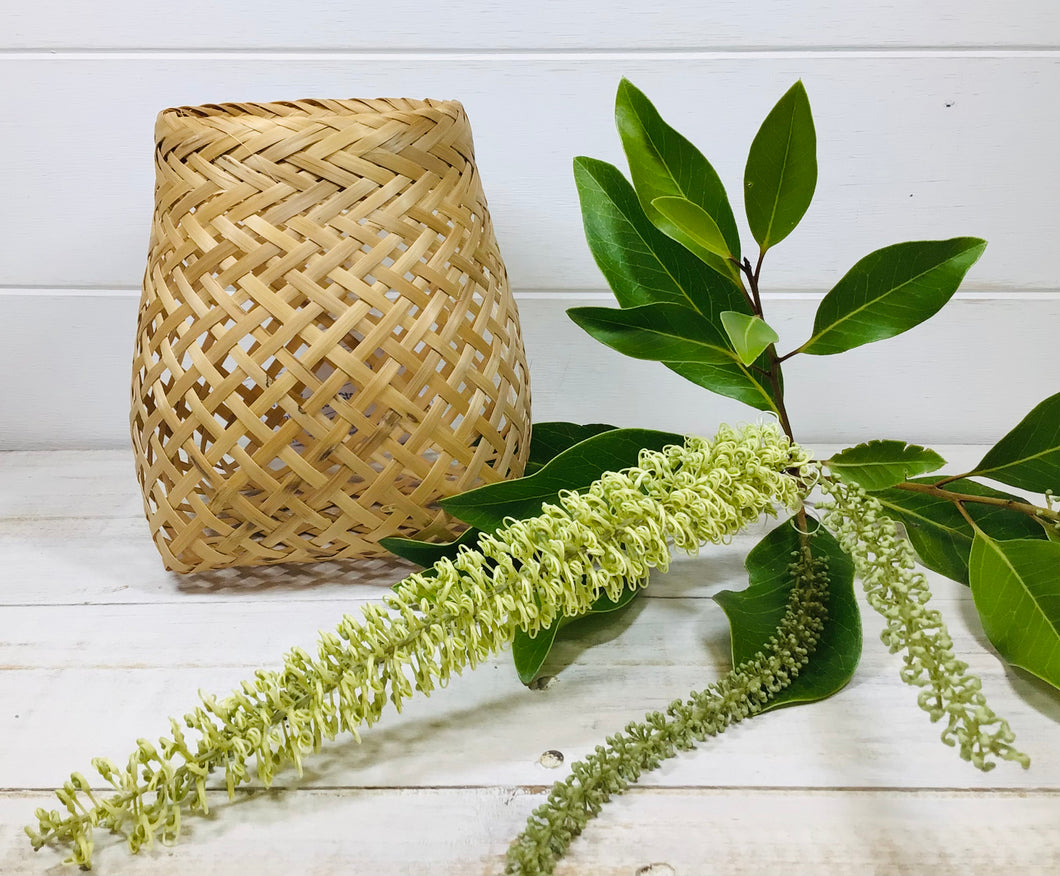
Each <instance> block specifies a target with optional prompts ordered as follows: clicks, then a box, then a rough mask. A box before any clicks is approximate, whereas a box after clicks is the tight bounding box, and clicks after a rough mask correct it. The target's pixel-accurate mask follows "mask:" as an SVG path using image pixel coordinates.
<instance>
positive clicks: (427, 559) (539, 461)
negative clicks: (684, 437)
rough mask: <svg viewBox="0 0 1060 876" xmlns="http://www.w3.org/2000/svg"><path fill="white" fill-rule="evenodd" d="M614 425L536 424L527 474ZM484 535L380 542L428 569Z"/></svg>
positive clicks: (469, 531)
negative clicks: (446, 540)
mask: <svg viewBox="0 0 1060 876" xmlns="http://www.w3.org/2000/svg"><path fill="white" fill-rule="evenodd" d="M614 428H615V427H614V426H608V425H605V424H603V423H590V424H589V425H585V426H582V425H579V424H577V423H558V422H557V423H534V424H533V428H532V429H531V433H530V452H529V454H528V455H527V461H526V469H525V472H524V474H526V475H531V474H533V473H534V472H536V471H539V470H540V469H542V468H544V466H545V465H546V464H547V463H549V462H550V461H551V460H553V459H555V458H556V457H557V456H558V455H559V454H560V453H562V452H563V451H564V450H567V449H569V448H571V447H573V446H574V445H575V444H579V443H580V442H582V441H584V440H585V439H586V438H591V437H592V436H593V435H599V434H600V433H601V432H608V431H610V430H612V429H614ZM481 534H482V530H480V529H476V528H475V527H474V526H472V527H471V528H469V529H467V530H465V531H464V532H463V533H462V534H461V536H460V537H459V538H457V539H455V540H454V541H448V542H427V541H420V540H419V539H413V538H399V537H396V536H392V537H390V538H382V539H380V540H379V544H380V545H382V546H383V547H384V548H386V549H387V550H388V551H390V553H392V554H395V555H397V556H399V557H403V558H404V559H406V560H411V561H412V562H414V563H416V564H417V565H419V566H423V567H424V568H427V567H428V566H433V565H434V564H435V563H436V562H438V560H440V559H442V558H443V557H448V558H449V559H453V558H454V557H455V556H456V555H457V554H458V553H459V552H460V548H461V547H462V546H464V545H467V546H468V547H474V546H475V545H476V544H477V543H478V537H479V535H481Z"/></svg>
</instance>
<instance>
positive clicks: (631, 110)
mask: <svg viewBox="0 0 1060 876" xmlns="http://www.w3.org/2000/svg"><path fill="white" fill-rule="evenodd" d="M615 124H616V125H617V127H618V133H619V136H621V138H622V147H623V148H624V149H625V152H626V158H627V160H628V161H629V172H630V176H632V177H633V186H634V188H635V189H636V191H637V195H638V197H639V198H640V203H641V206H642V207H643V208H644V212H645V214H646V215H647V217H648V219H649V220H650V221H651V222H653V223H654V224H655V225H656V226H657V227H658V228H660V229H661V230H662V231H663V232H664V233H665V234H667V235H668V236H670V237H672V238H673V239H674V240H677V241H678V242H680V243H682V244H683V245H685V246H686V247H688V248H689V249H690V250H691V251H692V252H694V253H696V255H697V256H699V258H700V259H702V260H703V261H704V262H705V263H706V264H708V265H710V267H712V268H713V269H714V270H715V271H717V272H718V273H720V274H722V275H723V276H725V277H727V278H729V279H730V282H733V283H735V282H737V280H736V277H737V276H738V275H737V270H736V267H735V266H734V265H733V264H732V263H731V262H729V261H727V259H725V258H723V257H719V254H718V252H717V250H716V249H713V248H711V247H704V246H702V244H701V243H700V242H699V241H698V240H697V239H696V238H695V237H693V236H691V235H688V234H687V232H686V231H685V229H683V228H682V227H681V226H680V224H679V223H676V222H674V221H672V219H671V217H669V216H668V215H667V214H666V212H665V211H663V210H660V209H659V208H658V207H657V206H654V204H653V202H655V200H656V199H657V198H665V197H676V198H681V199H684V200H687V201H690V202H691V203H692V204H694V205H696V206H697V207H699V208H701V209H702V210H703V211H704V212H705V213H706V214H707V215H708V216H709V217H710V218H711V220H712V222H713V223H714V225H715V227H717V228H718V229H719V232H720V234H721V235H722V236H723V238H724V240H725V251H726V252H725V254H726V255H727V254H729V253H731V254H732V255H734V256H736V258H737V259H738V258H739V256H740V235H739V232H738V231H737V229H736V219H735V217H734V216H733V213H732V207H731V206H730V205H729V198H728V196H727V195H726V194H725V186H723V185H722V183H721V179H720V178H719V177H718V174H717V173H716V172H715V170H714V168H713V167H711V165H710V162H709V161H707V159H706V158H704V157H703V154H702V153H701V152H700V151H699V150H698V149H697V148H696V147H695V146H693V145H692V144H691V143H690V142H689V141H688V140H687V139H686V138H685V137H683V136H682V135H681V134H679V133H678V132H677V131H675V130H674V129H673V128H671V127H670V126H669V125H668V124H667V123H666V122H664V121H663V119H662V116H660V115H659V112H658V110H656V109H655V107H654V106H653V105H652V103H651V101H650V100H648V98H647V97H646V96H645V95H644V94H643V92H641V91H639V90H638V89H637V88H636V86H634V85H633V83H631V82H630V81H629V80H627V79H623V80H622V82H621V84H620V85H619V86H618V96H617V97H616V99H615Z"/></svg>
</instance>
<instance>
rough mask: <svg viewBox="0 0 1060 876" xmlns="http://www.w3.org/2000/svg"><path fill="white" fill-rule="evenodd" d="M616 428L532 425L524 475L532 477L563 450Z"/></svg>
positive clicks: (576, 425) (571, 424)
mask: <svg viewBox="0 0 1060 876" xmlns="http://www.w3.org/2000/svg"><path fill="white" fill-rule="evenodd" d="M615 428H617V427H616V426H608V425H606V424H605V423H588V424H586V425H580V424H578V423H562V422H554V423H534V425H533V428H532V429H531V430H530V453H529V454H528V456H527V459H526V468H525V469H524V471H523V474H524V475H532V474H534V472H537V471H540V470H541V469H542V468H544V466H545V465H546V464H547V463H548V462H550V461H551V460H553V459H555V458H556V457H557V456H559V454H561V453H562V452H563V451H564V450H567V449H568V448H570V447H573V446H574V445H575V444H580V443H581V442H582V441H584V440H585V439H586V438H592V437H593V435H599V434H600V433H601V432H610V431H611V430H613V429H615Z"/></svg>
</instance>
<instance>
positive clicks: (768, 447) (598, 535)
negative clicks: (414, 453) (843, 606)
mask: <svg viewBox="0 0 1060 876" xmlns="http://www.w3.org/2000/svg"><path fill="white" fill-rule="evenodd" d="M807 461H808V454H807V453H806V452H805V451H804V450H803V449H802V448H800V447H798V446H797V445H794V444H792V443H791V442H790V441H789V440H788V439H787V438H786V437H785V436H784V435H783V434H782V433H781V432H780V430H779V429H777V428H776V427H774V426H748V427H745V428H743V429H739V430H735V429H730V428H728V427H723V428H722V429H721V430H720V431H719V432H718V434H717V435H716V436H715V437H714V438H713V439H712V440H710V441H706V440H702V439H698V438H689V439H688V440H687V441H686V443H685V445H684V446H683V447H667V448H665V449H664V450H662V451H643V452H642V453H641V455H640V459H639V462H638V465H637V466H634V467H632V468H630V469H627V470H625V471H622V472H612V473H608V474H605V475H604V476H602V477H601V478H600V479H599V480H598V481H596V482H595V483H593V484H592V486H591V487H589V488H588V489H586V490H585V491H583V492H578V493H570V492H568V493H564V494H562V495H561V496H560V498H559V501H558V502H557V503H556V504H552V505H545V506H544V507H543V509H542V512H541V514H539V515H537V516H535V517H532V518H528V519H525V520H511V521H507V525H506V526H504V527H502V528H501V529H499V530H498V531H497V532H496V533H494V534H493V535H488V536H484V537H482V539H481V540H480V542H479V544H478V546H477V548H476V549H474V550H471V549H466V548H465V549H463V550H461V552H460V553H459V555H458V556H457V557H456V558H455V559H453V560H448V559H446V560H442V561H439V562H438V563H437V564H436V565H435V566H434V568H433V569H432V570H430V572H429V573H428V574H424V573H420V574H415V575H412V576H410V577H409V578H407V579H405V580H404V581H403V582H401V583H400V584H399V585H397V586H396V587H395V588H394V590H393V591H392V592H391V593H389V594H388V595H387V596H386V597H385V598H384V599H383V601H382V604H372V605H369V606H367V607H365V608H364V609H363V612H362V615H361V617H359V618H356V617H353V616H350V615H347V616H345V617H343V619H342V621H341V622H340V623H339V625H338V628H337V630H336V631H335V632H325V633H321V636H320V642H319V645H318V649H317V650H318V656H317V657H316V658H314V657H312V656H311V655H310V654H309V653H307V652H306V651H304V650H301V649H295V650H293V651H291V652H290V653H289V654H288V655H287V656H286V658H285V660H284V666H283V669H281V670H279V671H272V670H269V671H266V670H259V671H258V672H257V673H256V674H255V677H254V679H253V680H248V681H245V682H243V685H242V687H241V689H240V690H237V691H235V692H233V693H232V694H230V695H229V696H227V697H225V698H222V699H218V698H216V697H213V696H206V695H202V696H201V703H200V705H199V706H197V707H196V708H195V710H194V711H192V712H191V713H189V714H188V715H185V717H184V721H183V724H182V723H181V722H178V721H176V720H171V722H170V727H171V733H172V735H171V736H170V737H169V738H163V739H161V740H159V743H158V745H153V744H152V743H150V742H148V741H147V740H139V742H138V744H137V748H136V750H135V751H134V752H133V753H132V754H131V755H130V757H129V759H128V762H127V765H126V766H124V767H122V766H118V765H116V764H114V763H112V762H110V761H107V760H104V759H96V760H94V761H93V766H95V767H96V769H97V771H98V772H99V774H100V775H101V776H102V777H103V779H104V780H105V781H107V782H108V783H109V784H110V785H112V787H113V788H114V793H111V794H110V796H104V795H101V794H98V793H97V792H95V791H93V790H92V789H91V786H90V783H89V782H88V780H87V779H85V778H84V777H83V776H82V775H80V774H78V773H75V774H74V775H73V776H71V778H70V781H68V782H67V783H66V785H65V786H64V787H63V788H61V789H59V790H58V791H57V796H58V798H59V800H60V802H61V803H62V804H63V806H64V808H65V809H66V812H65V813H63V812H60V811H58V810H53V811H51V812H49V811H46V810H44V809H39V810H37V818H38V822H39V823H38V826H37V829H30V828H27V832H28V833H29V834H30V837H31V839H32V842H33V845H34V847H36V848H40V847H42V846H43V845H45V844H48V843H64V844H67V845H68V846H70V847H71V849H72V853H71V856H70V857H69V858H68V859H67V860H68V861H71V862H74V863H77V864H79V865H81V866H82V867H84V868H88V867H90V866H91V857H92V851H93V842H92V834H93V828H94V827H97V826H98V827H105V828H108V829H111V830H114V831H116V832H117V833H119V834H122V835H124V836H125V837H126V838H127V840H128V844H129V847H130V849H131V850H132V851H134V852H135V851H137V850H139V849H140V848H141V847H142V846H144V845H149V844H151V843H152V842H153V841H154V840H155V839H156V838H160V839H162V840H163V841H166V842H171V841H174V840H175V839H176V838H177V835H178V834H179V832H180V823H181V815H182V812H183V811H185V810H191V811H196V810H197V811H200V812H203V813H205V812H206V811H207V810H208V804H207V793H206V779H207V776H209V775H210V774H211V773H213V772H215V771H223V772H224V775H225V779H226V783H227V786H228V791H229V794H230V795H231V794H232V793H233V792H234V790H235V788H236V786H237V785H239V784H240V783H243V782H248V781H250V780H251V777H252V772H253V773H256V775H257V776H258V778H259V779H260V780H261V781H262V782H263V783H265V784H266V785H268V784H269V783H271V781H272V779H273V777H274V775H275V772H276V770H277V769H279V768H280V767H282V766H284V765H286V764H288V763H293V764H294V765H295V766H296V767H297V768H298V769H299V770H300V769H301V761H302V757H303V756H304V755H305V754H307V753H310V752H313V751H316V750H318V749H319V748H320V746H321V744H322V741H323V739H325V738H328V739H332V738H334V737H335V736H336V735H337V734H338V733H340V732H345V731H348V732H350V733H352V734H353V735H354V736H355V737H357V735H358V730H359V728H360V727H361V726H362V725H364V726H370V725H371V724H373V723H375V722H376V721H377V720H378V719H379V717H380V715H381V713H382V712H383V709H384V707H385V706H386V704H387V703H388V702H390V703H393V705H394V706H395V707H397V708H398V709H400V708H401V704H402V702H403V701H404V700H406V699H407V698H409V697H410V696H412V694H413V692H414V691H420V692H422V693H430V692H431V691H432V690H433V689H434V688H435V687H438V686H444V685H445V684H446V682H447V681H448V679H449V678H450V677H451V676H452V675H453V674H454V673H459V672H460V671H461V670H462V669H463V668H464V667H466V666H475V665H476V664H477V663H479V662H480V661H482V660H483V659H485V658H486V657H487V656H489V655H490V654H493V653H495V652H496V651H498V650H500V649H501V648H502V647H503V646H504V645H505V644H507V643H509V642H510V641H511V640H512V638H513V637H514V635H515V632H516V630H517V629H518V628H520V627H522V628H524V629H526V630H528V631H530V632H531V633H533V632H535V631H537V630H539V629H541V628H542V627H544V626H548V625H550V624H551V623H552V622H553V621H555V619H556V618H557V617H558V616H559V615H561V614H567V615H573V614H578V613H581V612H584V611H585V610H587V609H588V608H589V607H590V605H591V604H592V603H593V601H594V600H595V599H596V597H597V596H598V595H599V594H600V593H605V592H606V593H608V594H609V595H610V596H612V597H613V598H617V597H618V596H619V595H620V594H621V593H622V591H623V590H624V589H625V588H626V587H627V586H633V585H641V586H642V585H644V584H646V583H647V576H648V572H649V571H650V570H651V569H652V568H659V569H665V568H666V567H667V565H668V563H669V560H670V550H669V543H670V542H672V543H674V544H675V545H676V546H677V547H679V548H682V549H683V550H686V551H690V552H694V551H696V550H697V549H698V548H699V546H700V545H701V544H703V543H704V542H721V541H725V540H726V539H728V538H729V537H731V536H732V535H733V534H735V533H737V532H738V531H739V530H740V529H742V528H743V527H744V526H745V525H746V524H748V523H751V522H753V521H755V520H757V519H758V518H759V517H760V516H761V515H762V514H763V513H767V514H768V513H773V512H774V510H775V506H776V505H777V504H782V505H786V506H794V505H795V504H796V503H797V502H798V500H799V495H800V482H799V480H798V479H797V478H796V477H793V476H792V475H791V472H797V471H798V470H799V469H800V468H801V467H802V466H804V465H805V464H806V462H807ZM704 726H705V725H704ZM186 729H190V730H193V731H195V733H196V734H197V738H194V739H188V738H186V736H185V730H186ZM675 744H676V743H675ZM251 758H253V759H254V762H255V764H254V768H253V769H252V768H251V765H250V761H251Z"/></svg>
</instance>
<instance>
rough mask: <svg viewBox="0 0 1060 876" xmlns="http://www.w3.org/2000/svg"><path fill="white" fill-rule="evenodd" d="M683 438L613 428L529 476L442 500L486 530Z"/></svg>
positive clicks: (537, 510) (538, 509)
mask: <svg viewBox="0 0 1060 876" xmlns="http://www.w3.org/2000/svg"><path fill="white" fill-rule="evenodd" d="M684 440H685V439H684V436H683V435H678V434H676V433H674V432H657V431H655V430H653V429H615V430H613V431H609V432H602V433H600V434H599V435H594V436H593V437H592V438H588V439H587V440H585V441H582V442H581V443H579V444H576V445H574V446H573V447H571V448H569V449H567V450H564V451H563V452H562V453H560V454H559V456H557V457H556V458H555V459H553V460H552V461H551V462H549V463H548V464H547V465H546V466H545V467H544V468H542V469H541V470H540V471H538V472H536V473H535V474H532V475H530V476H529V477H525V478H519V479H518V480H512V481H500V482H499V483H496V484H487V485H486V486H484V487H478V488H477V489H474V490H470V491H468V492H466V493H461V494H460V495H458V496H451V497H450V498H448V499H443V500H442V502H441V505H442V507H443V508H445V510H446V511H448V512H449V513H450V514H453V515H454V516H455V517H458V518H459V519H461V520H463V521H464V522H465V523H468V524H470V525H472V526H477V527H478V528H479V529H482V530H485V531H486V532H492V531H494V530H495V529H496V528H497V527H499V526H501V525H502V524H503V522H504V518H505V517H515V518H522V517H530V516H533V515H535V514H539V513H540V512H541V506H542V504H544V503H545V502H555V501H556V499H557V497H558V495H559V493H560V491H561V490H582V489H585V488H586V487H588V486H590V485H591V484H592V483H593V481H595V480H597V478H599V477H600V475H602V474H603V473H604V472H608V471H620V470H622V469H624V468H629V467H630V466H632V465H636V463H637V460H638V458H639V457H640V451H641V450H642V449H648V450H662V449H663V448H664V447H666V446H667V445H670V444H683V443H684Z"/></svg>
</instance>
